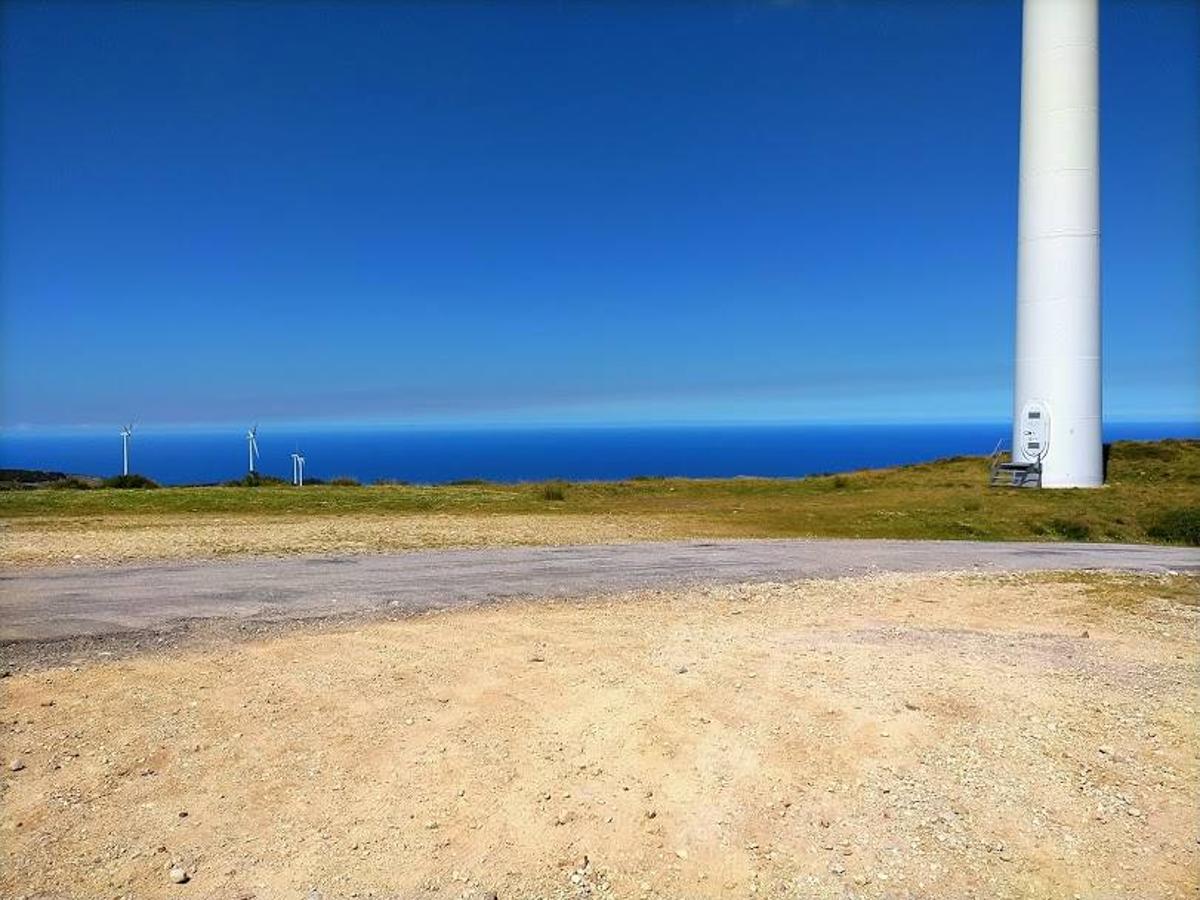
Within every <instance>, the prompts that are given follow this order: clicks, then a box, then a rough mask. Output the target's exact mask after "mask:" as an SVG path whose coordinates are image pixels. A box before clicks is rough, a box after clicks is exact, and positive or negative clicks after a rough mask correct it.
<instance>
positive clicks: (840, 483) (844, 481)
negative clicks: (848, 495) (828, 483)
mask: <svg viewBox="0 0 1200 900" xmlns="http://www.w3.org/2000/svg"><path fill="white" fill-rule="evenodd" d="M832 484H833V489H834V490H835V491H844V490H845V489H846V488H848V487H850V479H849V478H847V477H846V476H845V475H834V476H833V482H832Z"/></svg>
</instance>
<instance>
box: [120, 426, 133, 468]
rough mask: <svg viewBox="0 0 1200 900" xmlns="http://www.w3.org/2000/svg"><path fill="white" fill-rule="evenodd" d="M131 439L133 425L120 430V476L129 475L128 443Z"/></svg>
mask: <svg viewBox="0 0 1200 900" xmlns="http://www.w3.org/2000/svg"><path fill="white" fill-rule="evenodd" d="M132 439H133V423H132V422H130V423H129V424H128V425H126V426H125V427H124V428H122V429H121V474H122V475H128V474H129V442H130V441H131V440H132Z"/></svg>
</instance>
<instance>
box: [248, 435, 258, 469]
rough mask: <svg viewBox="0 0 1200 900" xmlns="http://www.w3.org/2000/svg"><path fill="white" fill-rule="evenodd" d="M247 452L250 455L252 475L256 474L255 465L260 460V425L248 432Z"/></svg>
mask: <svg viewBox="0 0 1200 900" xmlns="http://www.w3.org/2000/svg"><path fill="white" fill-rule="evenodd" d="M246 452H247V453H249V455H250V474H251V475H253V474H254V463H255V461H256V460H257V459H258V425H257V424H255V426H254V427H253V428H251V429H250V430H249V431H247V432H246Z"/></svg>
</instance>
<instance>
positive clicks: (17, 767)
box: [8, 756, 25, 772]
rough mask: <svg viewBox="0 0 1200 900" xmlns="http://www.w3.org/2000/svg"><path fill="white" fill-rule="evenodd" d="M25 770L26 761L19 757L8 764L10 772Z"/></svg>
mask: <svg viewBox="0 0 1200 900" xmlns="http://www.w3.org/2000/svg"><path fill="white" fill-rule="evenodd" d="M23 768H25V760H23V759H21V757H19V756H18V757H17V758H16V759H14V760H13V761H12V762H10V763H9V764H8V771H10V772H20V771H21V770H22V769H23Z"/></svg>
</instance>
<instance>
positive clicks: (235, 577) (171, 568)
mask: <svg viewBox="0 0 1200 900" xmlns="http://www.w3.org/2000/svg"><path fill="white" fill-rule="evenodd" d="M971 569H978V570H981V571H993V572H998V571H1037V570H1068V569H1070V570H1079V569H1116V570H1128V571H1139V572H1166V571H1189V570H1190V571H1200V553H1198V552H1197V551H1196V550H1192V549H1187V548H1169V547H1158V546H1138V545H1122V544H1034V543H1025V544H1022V543H982V542H967V541H874V540H862V541H854V540H747V541H719V542H702V541H688V542H675V543H647V544H623V545H603V546H594V545H593V546H573V547H522V548H502V549H490V550H436V551H423V552H412V553H401V554H393V555H386V556H381V555H364V556H337V557H286V558H261V557H260V558H240V559H232V560H222V561H213V560H202V561H189V562H183V563H177V562H172V563H157V564H149V565H136V566H122V567H103V568H96V567H79V566H72V567H58V568H49V569H37V570H32V569H31V570H27V571H23V572H22V571H9V572H6V573H5V574H4V575H3V576H0V642H3V643H7V644H9V645H10V648H11V645H12V644H13V643H14V642H20V643H24V642H39V641H56V640H63V639H72V638H98V637H104V636H116V635H122V634H124V635H129V634H131V633H134V634H135V633H139V632H162V631H164V630H169V629H171V628H172V627H174V626H176V625H180V624H182V623H186V622H195V621H197V620H224V621H234V622H236V621H239V620H254V621H255V622H259V623H261V622H286V621H289V620H302V619H311V618H323V617H328V616H342V615H355V614H357V615H363V614H370V613H371V612H373V611H376V610H379V611H383V610H386V611H389V612H401V613H407V612H420V611H423V610H430V609H439V608H448V607H453V606H458V605H463V604H472V603H479V602H485V601H489V600H497V599H503V598H512V597H537V596H560V597H561V596H582V595H588V594H597V593H603V592H607V591H620V590H631V589H640V588H654V587H665V586H677V585H686V584H693V583H697V582H705V581H710V582H719V583H732V582H739V581H791V580H798V579H804V578H825V577H836V576H843V575H855V574H865V573H875V572H924V571H947V570H971Z"/></svg>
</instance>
